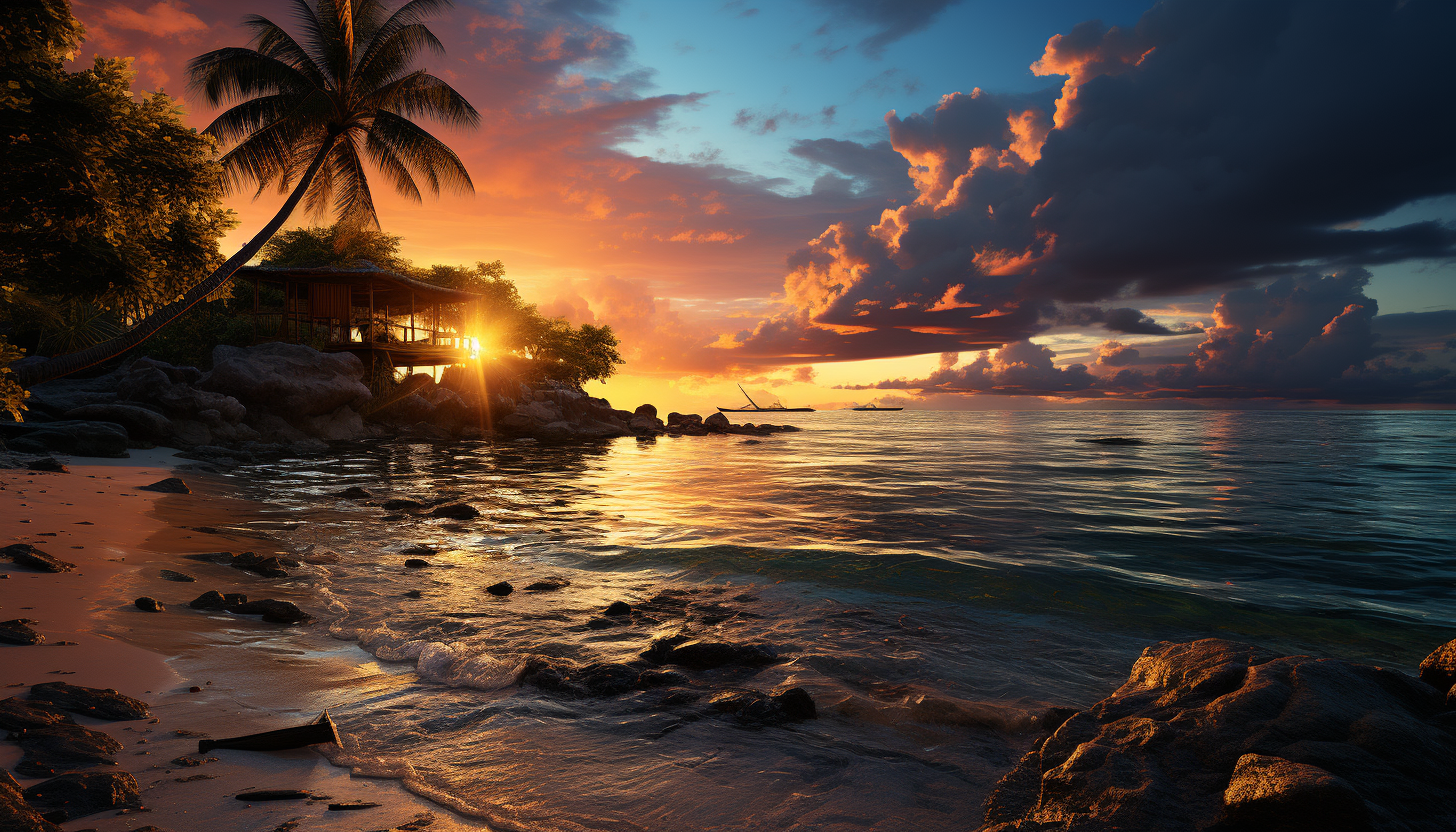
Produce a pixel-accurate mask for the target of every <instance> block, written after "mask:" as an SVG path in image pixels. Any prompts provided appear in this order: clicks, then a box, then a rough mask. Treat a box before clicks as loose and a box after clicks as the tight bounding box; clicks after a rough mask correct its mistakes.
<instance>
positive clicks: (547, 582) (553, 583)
mask: <svg viewBox="0 0 1456 832" xmlns="http://www.w3.org/2000/svg"><path fill="white" fill-rule="evenodd" d="M568 586H571V581H568V580H566V579H565V578H542V579H541V580H539V581H535V582H533V583H531V584H529V585H527V586H526V588H525V590H524V591H526V592H551V591H554V590H558V589H563V588H565V587H568Z"/></svg>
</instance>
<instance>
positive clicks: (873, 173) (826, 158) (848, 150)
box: [789, 139, 915, 200]
mask: <svg viewBox="0 0 1456 832" xmlns="http://www.w3.org/2000/svg"><path fill="white" fill-rule="evenodd" d="M789 152H790V153H792V154H793V155H795V156H797V157H799V158H800V159H803V160H804V161H806V162H813V163H815V164H819V165H824V166H825V167H829V168H833V169H834V170H836V171H838V172H839V173H841V174H843V175H844V176H846V177H848V178H850V179H852V180H854V182H855V183H856V187H857V189H858V191H859V192H860V193H861V194H864V195H866V196H879V197H884V198H885V199H895V200H904V199H910V198H913V197H914V195H915V186H914V185H913V184H912V183H911V182H910V175H909V174H908V173H907V172H906V171H905V157H903V156H901V155H900V154H899V153H896V152H895V149H894V148H893V147H891V146H890V143H889V142H877V143H875V144H872V145H868V146H866V145H862V144H860V143H858V142H849V141H843V140H840V139H809V140H801V141H797V142H794V146H793V147H791V148H790V149H789Z"/></svg>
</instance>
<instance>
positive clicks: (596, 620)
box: [586, 615, 622, 630]
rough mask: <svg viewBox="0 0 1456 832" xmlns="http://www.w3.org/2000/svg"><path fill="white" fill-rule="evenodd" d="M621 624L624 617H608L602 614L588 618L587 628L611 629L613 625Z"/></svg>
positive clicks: (618, 625)
mask: <svg viewBox="0 0 1456 832" xmlns="http://www.w3.org/2000/svg"><path fill="white" fill-rule="evenodd" d="M620 626H622V619H620V618H606V617H604V616H600V615H598V616H595V617H593V618H590V619H587V622H586V628H587V629H588V630H606V629H610V628H612V627H620Z"/></svg>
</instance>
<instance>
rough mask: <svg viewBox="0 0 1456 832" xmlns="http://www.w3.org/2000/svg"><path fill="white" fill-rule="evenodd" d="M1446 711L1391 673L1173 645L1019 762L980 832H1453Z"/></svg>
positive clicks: (1198, 644)
mask: <svg viewBox="0 0 1456 832" xmlns="http://www.w3.org/2000/svg"><path fill="white" fill-rule="evenodd" d="M1445 709H1446V705H1445V702H1444V700H1443V697H1442V696H1441V694H1440V693H1438V692H1437V691H1436V690H1434V689H1433V688H1431V687H1430V686H1429V685H1426V684H1423V683H1421V682H1419V681H1417V680H1415V679H1412V678H1411V677H1409V676H1406V675H1404V674H1402V673H1398V672H1396V671H1393V670H1386V669H1382V668H1377V667H1370V666H1367V665H1361V664H1355V663H1352V662H1344V661H1339V660H1334V659H1314V658H1310V657H1308V656H1286V657H1279V656H1276V655H1275V654H1273V653H1270V652H1268V651H1266V650H1262V649H1260V648H1258V647H1252V646H1249V645H1244V644H1237V643H1233V642H1228V641H1223V640H1221V639H1203V640H1201V641H1195V642H1191V643H1186V644H1173V643H1168V642H1164V643H1162V644H1158V645H1156V646H1154V647H1150V648H1148V649H1147V650H1144V651H1143V655H1142V657H1141V658H1139V659H1138V660H1137V662H1136V663H1135V664H1134V665H1133V669H1132V673H1131V675H1130V676H1129V678H1128V681H1127V683H1126V684H1124V685H1123V686H1122V687H1121V688H1119V689H1118V690H1117V691H1116V692H1115V693H1113V694H1112V695H1111V696H1110V697H1108V698H1107V699H1104V700H1102V701H1101V702H1099V703H1097V704H1096V705H1094V706H1093V707H1092V708H1090V709H1088V710H1086V711H1082V712H1080V713H1077V714H1075V715H1074V716H1072V717H1071V718H1069V719H1067V720H1066V721H1065V722H1063V723H1062V724H1061V726H1060V727H1058V728H1057V730H1056V732H1055V733H1053V734H1052V735H1051V736H1050V737H1048V738H1047V739H1045V740H1044V741H1043V742H1042V743H1041V744H1040V745H1038V746H1037V747H1036V748H1035V749H1034V750H1033V751H1032V752H1030V753H1029V754H1027V755H1026V756H1025V757H1023V758H1022V760H1021V762H1020V763H1018V764H1017V766H1016V768H1015V769H1014V770H1013V771H1012V772H1011V773H1010V774H1008V775H1007V776H1006V777H1005V778H1003V779H1002V781H1001V782H1000V783H999V784H998V785H997V787H996V790H995V792H994V793H993V794H992V796H991V798H990V800H988V801H987V804H986V815H985V819H986V826H985V827H984V828H985V829H986V830H987V832H1012V831H1013V830H1015V831H1016V832H1030V830H1037V832H1053V831H1054V830H1055V831H1056V832H1067V831H1069V830H1084V829H1085V830H1093V829H1096V830H1101V829H1157V830H1160V832H1164V831H1166V832H1183V830H1187V832H1194V830H1204V829H1212V828H1215V827H1217V828H1220V829H1228V830H1233V829H1279V830H1290V831H1291V832H1295V831H1296V830H1311V832H1313V831H1314V830H1319V832H1326V830H1344V829H1377V830H1400V831H1401V832H1406V830H1410V832H1438V830H1450V829H1453V828H1456V731H1453V729H1452V728H1451V727H1443V726H1442V723H1441V714H1442V713H1443V712H1444V711H1445ZM1329 810H1337V811H1334V812H1333V814H1332V813H1331V812H1330V811H1329Z"/></svg>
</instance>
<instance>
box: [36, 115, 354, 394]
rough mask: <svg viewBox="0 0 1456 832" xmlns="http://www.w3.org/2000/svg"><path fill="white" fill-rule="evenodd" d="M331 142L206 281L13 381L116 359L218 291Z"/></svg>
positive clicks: (294, 201)
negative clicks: (118, 331)
mask: <svg viewBox="0 0 1456 832" xmlns="http://www.w3.org/2000/svg"><path fill="white" fill-rule="evenodd" d="M334 142H335V137H333V136H330V137H329V139H328V141H326V142H324V144H323V146H322V147H320V148H319V152H318V155H316V156H314V158H313V162H312V163H311V164H310V165H309V166H308V170H307V171H305V172H304V174H303V178H301V179H299V180H298V185H297V186H296V187H294V189H293V193H291V194H289V195H288V201H286V202H284V203H283V207H282V208H280V209H279V210H278V213H277V214H276V215H275V216H274V217H273V219H272V220H270V221H269V222H268V224H267V225H265V226H263V230H262V231H259V232H258V233H257V235H256V236H254V237H253V239H251V240H249V241H248V244H247V245H245V246H243V247H242V248H241V249H239V250H238V253H237V254H234V255H233V256H232V257H229V258H228V260H227V262H226V263H223V264H222V265H221V266H219V267H218V269H217V271H215V272H213V273H212V274H211V275H210V276H208V278H207V279H206V280H204V281H202V282H201V283H198V284H197V285H196V286H193V287H192V288H191V289H189V290H187V294H185V295H183V296H182V297H180V298H178V299H177V300H174V301H172V302H171V303H169V304H167V305H166V306H164V307H162V308H161V309H158V310H157V311H155V312H153V313H152V314H150V315H148V316H147V317H146V320H144V321H142V322H141V323H139V324H137V325H136V326H135V327H133V328H132V329H130V330H128V331H127V332H126V333H125V334H123V335H121V336H118V337H116V338H112V339H111V340H110V341H103V342H102V343H100V344H97V345H96V346H94V347H87V348H86V349H84V350H80V351H78V352H73V353H68V354H66V355H58V356H56V357H55V358H52V359H50V360H48V361H45V362H43V363H38V364H34V365H30V366H26V367H17V368H14V372H15V380H16V381H18V382H20V384H21V385H22V386H24V387H30V386H32V385H36V384H39V383H41V382H43V381H49V380H51V379H53V378H60V377H61V376H67V375H70V374H71V373H74V372H76V371H78V370H84V369H86V368H87V367H90V366H93V365H95V364H100V363H101V362H103V361H107V360H109V359H112V358H115V357H116V356H118V355H121V354H122V353H124V352H126V351H127V350H129V349H132V348H133V347H136V346H138V345H140V344H141V343H142V342H143V341H145V340H147V339H148V338H150V337H152V336H153V335H155V334H156V333H157V331H158V330H160V329H161V328H162V327H164V326H166V325H167V324H169V323H171V322H172V321H174V320H176V319H177V318H178V317H180V316H181V315H182V313H183V312H186V311H187V310H188V309H191V308H192V307H194V306H196V305H197V303H198V302H199V301H201V300H202V299H203V298H205V297H207V296H208V295H210V294H212V293H213V292H215V291H217V288H218V287H219V286H221V285H222V284H223V283H224V282H226V281H227V279H228V278H230V277H232V276H233V272H235V271H237V270H238V269H240V268H242V267H243V265H244V264H245V263H247V262H248V261H249V260H251V259H253V255H255V254H257V253H258V252H259V251H260V250H262V248H263V245H264V244H265V243H267V242H268V240H269V239H271V238H272V237H273V235H274V234H276V233H277V232H278V229H280V228H282V227H283V223H285V222H287V221H288V215H289V214H292V213H293V209H294V208H296V207H298V202H299V200H301V199H303V193H304V191H307V190H308V186H309V183H310V182H312V181H313V178H314V175H315V174H317V173H318V170H319V168H320V167H322V166H323V163H324V158H325V157H326V156H328V154H329V150H331V149H332V148H333V146H334Z"/></svg>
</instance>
